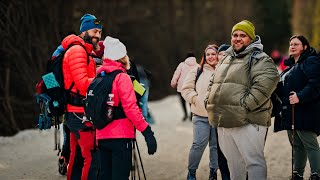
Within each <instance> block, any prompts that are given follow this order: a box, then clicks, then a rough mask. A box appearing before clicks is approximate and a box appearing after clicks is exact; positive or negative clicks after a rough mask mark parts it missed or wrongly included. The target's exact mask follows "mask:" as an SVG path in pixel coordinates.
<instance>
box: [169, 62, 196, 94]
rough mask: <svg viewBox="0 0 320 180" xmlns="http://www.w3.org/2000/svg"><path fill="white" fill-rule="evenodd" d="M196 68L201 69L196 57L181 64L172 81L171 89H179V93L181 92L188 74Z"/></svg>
mask: <svg viewBox="0 0 320 180" xmlns="http://www.w3.org/2000/svg"><path fill="white" fill-rule="evenodd" d="M194 67H199V64H198V63H197V60H196V58H195V57H188V58H187V59H186V60H184V62H181V63H180V64H179V65H178V67H177V69H176V71H175V72H174V74H173V77H172V79H171V87H173V88H177V91H178V92H181V89H182V85H183V82H184V80H185V78H186V77H187V74H188V73H189V71H190V70H191V69H193V68H194Z"/></svg>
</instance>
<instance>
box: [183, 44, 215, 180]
mask: <svg viewBox="0 0 320 180" xmlns="http://www.w3.org/2000/svg"><path fill="white" fill-rule="evenodd" d="M217 49H218V46H217V45H214V44H213V45H208V46H207V47H206V48H205V50H204V52H203V57H202V60H201V62H200V67H197V66H196V67H194V68H193V69H192V70H191V71H190V72H189V73H188V74H187V77H186V79H185V80H184V82H183V85H182V89H181V94H182V97H183V98H184V99H185V100H186V101H187V102H188V103H190V104H191V112H192V113H193V117H192V123H193V143H192V146H191V149H190V152H189V162H188V175H187V179H188V180H195V179H196V170H197V169H198V167H199V163H200V160H201V157H202V155H203V152H204V150H205V148H206V147H207V145H208V143H209V149H210V151H209V156H210V163H209V167H210V174H209V180H216V179H217V170H218V153H217V136H216V128H213V127H211V126H210V124H209V121H208V113H207V111H206V109H205V106H204V99H205V95H206V92H207V88H208V86H209V80H210V79H211V76H212V75H213V74H214V71H215V67H216V65H217V63H218V50H217Z"/></svg>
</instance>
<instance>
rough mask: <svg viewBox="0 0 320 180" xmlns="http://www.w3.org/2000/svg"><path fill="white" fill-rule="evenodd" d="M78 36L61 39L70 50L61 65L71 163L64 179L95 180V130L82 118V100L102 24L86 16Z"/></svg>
mask: <svg viewBox="0 0 320 180" xmlns="http://www.w3.org/2000/svg"><path fill="white" fill-rule="evenodd" d="M80 23H81V24H80V35H79V36H76V35H69V36H67V37H66V38H64V39H63V41H62V43H61V45H62V47H63V48H64V49H67V48H68V47H69V46H71V45H73V46H71V47H70V48H69V49H68V50H67V51H66V53H65V55H64V58H63V63H62V71H63V76H64V86H65V89H70V92H69V93H68V94H67V107H66V113H65V119H66V124H67V126H68V128H69V129H70V151H71V152H70V159H69V164H68V167H67V179H68V180H71V179H80V178H81V179H82V180H86V179H94V178H96V177H95V173H96V172H94V169H93V168H91V167H92V165H91V164H92V155H91V151H92V150H93V141H94V130H93V127H92V124H91V123H90V122H89V121H88V120H87V119H86V118H85V114H84V105H83V99H84V98H85V96H86V92H87V89H88V87H89V85H90V83H91V82H92V80H93V79H94V78H95V76H96V64H95V62H94V60H93V58H92V57H91V56H88V54H92V53H93V51H94V50H95V49H97V48H98V42H99V40H100V38H101V31H102V25H101V22H100V21H99V20H98V19H97V18H96V17H95V16H94V15H91V14H85V15H83V16H82V18H81V19H80ZM77 145H79V146H80V149H81V155H82V157H83V159H84V160H83V166H81V165H79V164H78V163H77V162H80V161H79V159H78V157H77V156H76V149H77V148H76V147H77Z"/></svg>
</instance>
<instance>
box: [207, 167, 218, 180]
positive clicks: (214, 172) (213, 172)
mask: <svg viewBox="0 0 320 180" xmlns="http://www.w3.org/2000/svg"><path fill="white" fill-rule="evenodd" d="M209 180H217V169H213V168H210V174H209Z"/></svg>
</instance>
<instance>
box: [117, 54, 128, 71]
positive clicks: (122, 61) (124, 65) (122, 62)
mask: <svg viewBox="0 0 320 180" xmlns="http://www.w3.org/2000/svg"><path fill="white" fill-rule="evenodd" d="M117 61H118V62H120V63H121V64H123V67H124V68H125V69H126V70H128V69H130V61H129V56H128V55H125V56H124V57H123V58H121V59H119V60H117Z"/></svg>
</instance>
